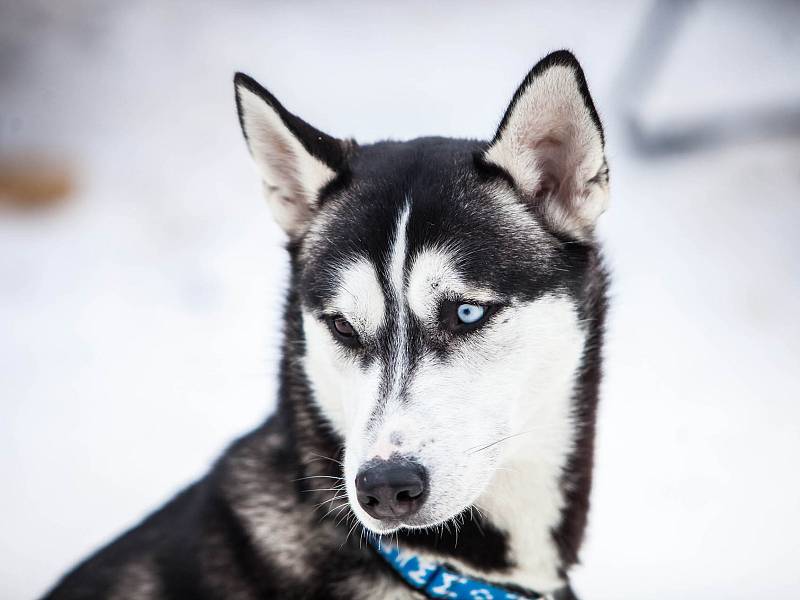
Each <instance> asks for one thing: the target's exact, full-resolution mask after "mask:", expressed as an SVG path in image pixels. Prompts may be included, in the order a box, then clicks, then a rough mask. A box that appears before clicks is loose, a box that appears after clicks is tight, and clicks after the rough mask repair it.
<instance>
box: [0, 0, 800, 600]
mask: <svg viewBox="0 0 800 600" xmlns="http://www.w3.org/2000/svg"><path fill="white" fill-rule="evenodd" d="M562 47H567V48H570V49H572V50H573V51H574V52H575V53H576V54H577V55H578V57H579V59H580V60H581V61H582V63H583V65H584V68H585V70H586V74H587V78H588V80H589V84H590V87H591V90H592V93H593V95H594V98H595V102H596V104H597V106H598V109H599V111H600V113H601V116H602V117H603V119H604V121H605V124H606V130H607V140H608V147H607V151H608V156H609V163H610V167H611V182H612V202H611V207H610V210H609V211H608V213H607V214H606V215H605V216H604V217H603V218H602V219H601V226H600V236H601V238H602V239H603V240H604V242H605V244H606V247H607V254H608V259H609V262H610V265H611V268H612V271H613V275H614V285H613V289H612V312H611V317H610V323H609V330H608V344H607V353H606V355H607V363H606V378H605V383H604V388H603V398H602V409H601V412H600V425H599V436H598V447H597V470H596V485H595V488H594V496H593V502H594V503H593V511H592V513H591V522H590V526H589V530H588V537H587V542H586V544H585V546H584V551H583V555H582V558H583V565H582V566H580V567H578V568H577V569H576V570H575V573H574V580H575V585H576V588H577V589H578V591H579V592H580V593H581V594H582V595H583V597H585V598H587V599H615V600H618V599H620V598H632V599H639V598H649V599H660V598H664V599H666V598H670V599H673V598H725V599H736V598H742V599H744V598H752V597H755V596H758V597H770V598H787V599H788V598H797V597H798V596H800V570H799V569H798V556H800V547H799V546H800V541H798V540H800V481H798V475H797V472H798V467H797V465H796V464H795V462H796V459H797V457H798V455H800V390H799V388H800V317H799V316H798V308H800V307H799V303H800V267H798V264H799V263H798V252H800V236H799V235H798V229H799V228H800V193H798V190H800V116H799V112H798V109H800V3H798V2H788V1H787V2H780V1H777V0H775V1H761V2H746V1H741V2H734V1H722V0H720V1H700V0H698V1H695V2H687V1H683V2H666V1H662V2H649V1H641V2H602V1H600V2H598V1H586V2H574V3H573V2H570V3H565V2H515V3H468V2H466V1H464V0H461V1H459V2H437V3H431V2H416V1H415V2H404V3H402V4H400V3H375V2H371V3H367V2H364V3H350V2H339V3H335V4H334V3H324V2H319V3H313V2H295V3H278V2H263V1H261V2H256V1H245V0H232V1H230V2H225V3H218V2H197V1H195V2H157V1H152V2H125V3H123V2H114V3H110V2H102V1H99V0H98V1H94V0H71V1H69V2H61V1H57V0H51V1H50V2H43V1H41V0H25V1H22V2H15V1H13V0H0V481H2V488H3V490H4V491H3V492H2V493H1V494H0V532H2V534H0V598H3V599H5V598H8V599H17V598H32V597H36V596H37V595H39V594H41V593H42V592H44V591H45V589H46V588H47V587H49V586H50V585H51V584H52V583H53V582H54V580H55V579H56V578H57V577H58V576H59V575H60V574H62V572H63V571H64V570H65V569H67V568H68V567H70V566H71V565H73V564H74V563H75V562H76V561H77V560H78V559H80V558H82V557H84V556H85V555H86V554H87V553H88V552H91V551H92V550H94V549H95V548H97V547H98V546H99V545H100V544H103V543H105V542H106V541H107V540H109V539H110V538H111V537H113V536H114V535H116V534H117V533H119V532H120V531H122V530H123V529H124V528H126V527H128V526H130V525H132V524H134V523H135V522H136V521H137V520H138V519H139V518H141V517H142V516H144V515H145V514H146V513H148V512H149V511H150V510H152V509H153V508H154V507H156V506H158V505H159V504H161V503H162V502H163V501H164V500H165V499H167V498H168V497H169V496H170V495H171V494H172V493H173V492H175V491H176V490H178V489H179V488H181V487H182V486H184V485H185V484H186V483H188V482H190V481H191V480H192V479H194V478H196V477H198V476H200V475H201V474H202V473H203V472H204V471H205V469H206V468H207V467H208V466H209V464H210V462H211V461H212V460H213V459H214V457H215V456H217V455H218V454H219V452H220V451H221V450H222V449H223V448H224V447H225V445H226V444H227V443H228V442H229V441H230V440H232V439H233V438H234V437H235V436H237V435H238V434H241V433H243V432H245V431H247V430H249V429H250V428H253V427H254V426H256V425H257V424H258V423H259V422H260V421H261V420H262V419H263V418H264V417H265V416H266V415H268V414H269V412H270V411H271V410H272V407H273V403H274V400H273V399H274V389H275V374H276V367H277V348H278V343H279V332H280V308H281V304H282V298H283V290H284V286H285V283H286V272H287V265H286V257H285V255H284V253H283V251H282V244H283V237H282V234H281V232H280V231H279V229H278V228H277V227H276V226H275V225H274V224H273V223H272V219H271V217H270V215H269V214H268V211H267V208H266V205H265V202H263V201H262V199H261V196H260V190H259V183H258V181H257V177H256V175H255V171H254V169H253V168H252V167H251V164H250V160H249V156H248V154H247V151H246V149H245V145H244V143H243V141H242V138H241V134H240V131H239V126H238V123H237V120H236V116H235V110H234V101H233V87H232V81H231V80H232V76H233V73H234V71H236V70H242V71H245V72H247V73H249V74H251V75H253V76H254V77H256V78H257V79H258V80H259V81H261V82H262V83H263V84H264V85H265V86H266V87H268V88H269V89H270V90H271V91H272V92H273V93H275V94H276V96H277V97H278V98H279V99H280V100H281V101H282V102H283V103H284V104H285V105H286V106H287V107H288V108H289V109H290V110H291V111H293V112H295V113H297V114H299V115H300V116H302V117H303V118H304V119H306V120H308V121H309V122H311V123H312V124H314V125H315V126H317V127H319V128H320V129H322V130H324V131H326V132H328V133H331V134H333V135H337V136H354V137H356V138H357V139H359V140H361V141H373V140H377V139H380V138H385V137H392V138H395V139H404V138H412V137H415V136H419V135H423V134H441V135H450V136H462V137H481V138H489V137H491V135H492V134H493V133H494V130H495V127H496V126H497V123H498V122H499V119H500V117H501V115H502V113H503V111H504V110H505V108H506V105H507V103H508V101H509V99H510V97H511V95H512V93H513V92H514V90H515V88H516V87H517V85H518V84H519V82H520V81H521V80H522V78H523V77H524V76H525V74H526V73H527V71H528V69H529V68H530V67H531V66H532V65H533V64H534V63H535V62H536V60H538V59H539V58H540V57H542V56H543V55H544V54H546V53H547V52H549V51H551V50H554V49H558V48H562Z"/></svg>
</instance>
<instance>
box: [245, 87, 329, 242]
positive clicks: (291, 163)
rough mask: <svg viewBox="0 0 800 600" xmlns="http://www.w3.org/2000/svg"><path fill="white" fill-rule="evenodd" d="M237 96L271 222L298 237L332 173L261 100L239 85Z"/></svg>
mask: <svg viewBox="0 0 800 600" xmlns="http://www.w3.org/2000/svg"><path fill="white" fill-rule="evenodd" d="M237 93H238V94H239V99H240V103H241V110H242V126H243V128H244V131H245V135H246V136H247V143H248V145H249V147H250V153H251V154H252V155H253V159H254V160H255V163H256V167H257V168H258V171H259V173H260V175H261V177H262V179H263V181H264V193H265V195H266V198H267V201H268V202H269V205H270V208H271V209H272V212H273V215H274V216H275V220H276V221H277V222H278V224H279V225H280V226H281V227H283V229H284V230H285V231H286V232H287V233H288V234H289V235H291V236H298V235H300V234H301V233H302V232H303V231H304V230H305V227H306V226H307V224H308V222H309V220H310V216H311V213H312V212H313V210H314V208H315V204H316V199H317V194H318V193H319V190H321V189H322V188H323V186H325V184H326V183H328V182H329V181H330V180H331V179H333V177H334V172H333V171H332V170H331V169H330V168H329V167H328V166H327V165H325V163H323V162H322V161H320V160H318V159H317V158H315V157H314V156H313V155H311V154H310V153H309V152H308V151H307V150H306V149H305V148H304V147H303V145H302V144H301V143H300V141H299V140H298V139H297V138H296V137H295V136H294V134H293V133H292V132H291V131H290V130H289V128H288V127H286V125H284V123H283V121H282V120H281V118H280V116H278V113H277V112H275V110H274V109H273V108H272V107H271V106H270V105H269V104H267V103H266V102H265V101H264V100H263V99H262V98H260V97H259V96H258V95H257V94H255V93H253V92H251V91H250V90H248V89H247V88H245V87H242V86H240V87H239V88H238V90H237Z"/></svg>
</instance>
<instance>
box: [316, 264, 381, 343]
mask: <svg viewBox="0 0 800 600" xmlns="http://www.w3.org/2000/svg"><path fill="white" fill-rule="evenodd" d="M335 277H336V280H337V281H339V288H338V293H337V294H336V297H335V298H334V301H333V305H332V306H330V307H328V312H329V313H331V314H335V313H339V314H341V315H343V316H344V317H345V318H346V319H347V320H348V321H350V324H351V325H353V326H354V327H355V329H356V331H358V333H359V335H361V336H373V335H375V333H376V332H377V330H378V328H379V327H380V326H381V325H383V321H384V319H385V318H386V303H385V301H384V298H383V290H382V289H381V284H380V283H379V282H378V276H377V274H376V273H375V268H374V267H373V266H372V263H370V262H369V261H368V260H367V259H365V258H359V259H357V260H355V261H354V262H352V263H350V264H348V265H345V266H344V267H342V268H341V269H340V270H339V271H338V273H336V275H335Z"/></svg>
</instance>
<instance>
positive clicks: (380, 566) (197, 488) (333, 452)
mask: <svg viewBox="0 0 800 600" xmlns="http://www.w3.org/2000/svg"><path fill="white" fill-rule="evenodd" d="M554 64H565V65H568V66H570V67H572V68H574V69H575V73H576V78H577V79H578V81H579V84H580V85H579V87H580V89H581V93H582V95H583V97H584V100H585V101H586V103H587V106H589V107H590V110H591V113H592V117H593V119H595V121H596V124H597V127H598V129H600V122H599V118H598V117H597V112H596V111H595V110H594V106H593V104H592V102H591V98H590V97H589V95H588V89H587V88H586V83H585V80H584V78H583V73H582V71H581V70H580V67H579V66H578V63H577V61H576V60H575V58H574V57H573V56H572V55H571V54H569V53H568V52H565V51H562V52H557V53H554V54H552V55H550V56H549V57H547V58H546V59H544V60H543V61H542V62H541V63H539V64H538V65H537V66H536V67H535V68H534V69H533V70H532V71H531V73H530V74H529V75H528V77H527V78H526V80H525V82H523V84H522V86H521V87H520V90H523V89H524V88H525V87H526V86H527V85H528V84H529V83H530V81H532V79H533V78H534V77H536V76H537V75H538V74H539V73H541V72H543V71H544V70H546V69H547V68H548V67H549V66H552V65H554ZM236 84H237V86H243V87H245V88H247V89H249V90H252V91H254V92H255V93H257V94H258V95H259V96H260V97H261V98H263V99H264V100H265V102H267V103H268V104H269V106H271V107H272V108H274V109H275V110H276V111H277V113H278V114H279V115H280V118H281V119H282V120H283V122H284V123H285V124H286V126H287V127H288V128H289V129H290V130H291V131H292V133H294V134H295V135H296V136H297V138H298V139H299V140H300V141H301V142H302V144H303V146H304V147H305V148H306V150H308V152H309V153H311V154H312V155H313V156H315V157H317V158H318V159H320V160H322V161H323V162H324V163H325V164H327V165H328V166H330V167H331V169H332V170H333V171H334V172H335V173H336V174H337V177H336V178H335V179H334V181H333V182H332V183H331V184H329V185H328V186H327V187H326V188H325V189H324V190H323V191H322V192H321V194H320V200H321V202H320V204H321V206H320V208H319V210H320V211H322V212H324V213H325V215H326V220H325V223H326V225H325V227H324V230H323V231H322V232H316V233H317V234H319V235H314V234H313V233H312V234H311V235H313V236H314V238H313V248H309V247H307V246H308V244H309V243H310V242H308V240H304V239H298V240H292V241H291V242H290V243H289V245H288V250H289V254H290V260H291V272H292V276H291V282H290V287H289V293H288V296H287V302H286V307H285V313H284V317H285V328H284V342H283V358H282V361H281V368H280V387H279V398H278V407H277V410H276V412H275V414H274V415H273V416H272V417H270V418H269V420H268V421H267V422H266V423H265V424H263V425H262V426H261V427H259V428H258V429H256V430H255V431H254V432H252V433H250V434H248V435H246V436H245V437H243V438H241V439H240V440H238V441H237V442H235V443H234V444H233V445H232V446H231V447H230V448H228V450H227V451H226V452H225V453H224V454H223V456H222V457H221V458H220V460H219V461H218V462H217V464H216V465H215V466H214V467H213V469H212V470H211V472H210V473H209V474H208V475H207V476H206V477H204V478H203V479H202V480H200V481H199V482H197V483H195V484H193V485H192V486H190V487H189V488H187V489H186V490H185V491H183V492H182V493H180V494H179V495H178V496H177V497H176V498H174V499H173V500H172V501H170V502H169V503H168V504H167V505H166V506H164V507H163V508H161V509H160V510H159V511H157V512H156V513H154V514H153V515H151V516H150V517H148V518H147V519H146V520H145V521H143V522H142V523H141V524H139V525H138V526H136V527H134V528H133V529H131V530H130V531H129V532H127V533H125V534H124V535H123V536H122V537H120V538H119V539H117V540H116V541H114V542H112V543H111V544H110V545H108V546H107V547H105V548H103V549H101V550H100V551H99V552H98V553H97V554H95V555H94V556H92V557H91V558H89V559H87V560H86V561H85V562H83V563H82V564H80V565H79V566H78V567H76V568H75V570H73V571H72V572H71V573H69V574H68V575H67V576H65V577H64V579H63V580H62V581H61V582H60V583H59V584H58V585H57V587H56V588H55V589H54V590H53V591H52V592H50V594H48V596H47V598H49V599H52V600H72V599H79V598H114V597H126V598H127V597H130V598H137V597H141V598H165V599H172V598H174V599H178V598H199V599H205V598H208V599H211V598H242V599H250V598H253V599H255V598H288V599H291V598H309V599H313V598H319V599H322V598H348V599H350V598H361V597H363V598H368V597H377V596H373V595H371V594H373V593H378V592H377V590H385V589H387V587H386V586H392V585H401V584H400V582H399V581H398V580H397V579H396V577H395V574H394V573H393V572H392V571H391V569H390V568H389V567H388V566H387V565H386V564H385V563H384V562H383V561H382V560H381V559H380V558H379V557H378V556H377V555H376V554H375V553H374V552H373V551H372V550H370V549H369V548H368V547H367V546H365V545H364V544H363V543H362V542H361V540H360V538H359V536H358V535H349V530H350V526H351V524H352V521H350V520H344V522H342V521H341V519H337V517H339V515H340V514H342V513H339V512H336V511H334V512H333V513H331V514H329V515H327V516H325V513H326V512H327V510H328V508H329V507H331V506H335V501H334V500H332V499H333V494H334V493H333V492H331V491H318V488H320V487H321V486H320V485H319V484H318V483H315V482H317V481H320V480H319V479H308V478H309V477H313V476H323V477H337V476H340V475H341V469H340V466H339V464H338V461H340V460H341V457H342V449H343V440H342V439H341V438H340V437H339V436H338V435H337V434H336V433H335V432H334V431H333V429H332V427H331V426H330V424H329V423H328V421H327V420H326V418H325V417H324V416H323V415H322V414H321V412H320V410H319V408H318V406H317V404H316V403H315V401H314V399H313V394H312V391H311V389H310V387H309V383H308V381H307V379H306V375H305V372H304V371H303V368H302V365H301V361H300V360H299V358H300V357H302V356H303V354H304V352H305V339H304V335H303V330H302V325H301V313H300V306H301V305H305V306H307V307H309V308H311V309H313V310H321V309H322V306H323V305H324V301H325V299H326V298H327V297H329V296H330V295H331V294H333V293H334V289H333V286H332V285H331V282H330V281H329V279H328V277H326V276H325V274H326V269H327V266H328V265H329V264H330V263H331V261H337V260H341V259H344V258H346V257H347V256H348V255H351V254H353V253H359V254H361V255H366V256H367V257H369V258H370V259H371V260H372V261H374V262H375V263H376V264H378V265H380V264H383V263H384V262H385V261H386V260H387V251H386V248H387V240H389V239H391V237H392V235H393V228H394V227H395V226H396V223H397V217H398V214H399V212H400V211H401V210H402V208H403V206H404V205H405V203H406V202H408V201H409V198H411V202H412V204H413V211H412V212H411V215H410V219H409V223H408V234H407V239H408V242H407V243H408V247H409V255H413V253H414V251H415V249H418V248H420V247H422V246H425V245H429V244H436V243H443V242H445V241H446V240H451V239H458V240H459V241H460V243H461V248H462V249H463V250H464V252H463V254H462V258H461V260H462V261H463V262H462V265H461V267H462V270H463V271H464V272H465V273H470V276H471V277H474V279H475V280H476V281H477V282H483V283H487V284H489V285H491V286H492V288H494V289H497V290H503V291H504V293H507V294H509V295H514V296H515V297H519V298H521V299H528V300H532V299H535V298H537V297H538V296H540V295H542V294H544V293H546V292H548V291H552V290H561V291H564V292H566V293H568V294H569V295H571V296H572V297H573V298H575V300H576V303H577V305H578V306H579V307H580V312H581V314H580V317H581V319H582V320H583V321H584V322H586V323H587V327H588V341H587V344H586V347H585V351H584V356H583V362H582V367H581V370H580V374H579V378H578V381H577V386H576V389H575V406H576V412H577V414H578V415H579V416H580V423H581V426H580V430H579V435H578V440H577V445H576V448H575V451H574V452H573V454H572V456H571V457H570V459H569V461H568V465H567V468H566V470H565V472H564V474H563V479H562V481H563V489H564V492H565V497H566V506H565V507H564V509H563V511H562V521H561V524H560V525H559V526H558V527H557V528H556V529H555V530H554V531H553V532H552V534H553V538H554V540H556V542H557V544H558V547H559V550H560V555H561V565H560V568H561V571H562V573H564V574H565V575H566V572H567V570H568V569H569V567H570V566H572V565H573V564H574V563H575V562H576V561H577V560H578V550H579V547H580V543H581V540H582V536H583V531H584V528H585V524H586V518H587V511H588V503H589V491H590V487H591V473H592V454H593V440H594V422H595V413H596V407H597V393H598V385H599V380H600V360H601V355H600V348H601V343H602V333H603V322H604V316H605V310H606V299H605V293H606V275H605V271H604V269H603V266H602V260H601V257H600V254H599V251H598V249H597V247H596V245H595V244H594V242H593V241H591V240H590V241H586V240H583V241H578V240H573V239H569V238H566V237H565V236H564V235H563V234H560V233H558V232H555V231H550V230H549V229H548V227H547V224H546V223H544V222H541V227H540V229H539V230H537V231H536V232H534V233H535V234H532V232H530V231H522V230H521V229H520V227H519V226H518V224H515V223H513V222H510V221H509V220H508V218H506V217H503V216H502V215H500V214H499V211H497V210H496V205H495V204H494V201H493V200H492V195H491V193H490V191H491V190H496V189H511V188H512V186H513V181H511V178H510V176H509V175H508V174H507V173H506V172H505V171H503V170H502V169H500V168H498V167H495V166H493V165H491V164H488V163H486V161H484V160H483V159H482V153H483V151H484V150H485V149H486V148H487V147H488V143H487V142H480V141H471V140H452V139H445V138H422V139H417V140H413V141H410V142H402V143H401V142H380V143H376V144H372V145H365V146H361V147H359V146H356V145H355V144H354V143H352V142H341V141H339V140H336V139H334V138H332V137H330V136H328V135H326V134H324V133H322V132H319V131H317V130H316V129H314V128H313V127H311V126H310V125H308V124H307V123H305V122H304V121H302V120H301V119H299V118H297V117H295V116H294V115H292V114H291V113H289V112H288V111H286V109H284V108H283V107H282V106H281V105H280V104H279V103H278V102H277V100H276V99H275V98H274V97H273V96H272V95H271V94H270V93H269V92H267V91H266V90H265V89H264V88H262V87H261V86H260V85H258V84H257V83H256V82H255V81H253V80H252V79H250V78H249V77H247V76H245V75H242V74H237V75H236ZM520 93H521V92H520V91H518V92H517V94H516V95H515V97H514V100H513V101H512V105H511V107H510V108H509V112H510V110H511V108H512V107H513V105H514V102H516V99H517V98H518V97H519V95H520ZM237 105H238V108H239V116H240V120H241V119H242V115H241V109H242V108H241V103H240V102H239V98H238V95H237ZM508 114H509V113H508V112H507V113H506V116H505V117H504V118H503V121H502V122H501V124H500V128H499V129H498V135H499V133H500V131H501V130H502V129H503V127H504V126H505V123H506V121H507V119H508ZM600 130H601V131H602V129H600ZM323 200H324V201H323ZM510 254H511V256H510ZM378 273H379V274H380V276H381V277H384V275H383V269H378ZM381 283H382V285H383V286H384V287H386V288H388V287H389V286H388V282H387V281H385V280H383V281H381ZM389 312H390V313H391V311H389ZM496 318H502V312H500V313H499V314H498V315H496ZM390 325H391V324H390ZM386 329H387V330H391V326H389V327H387V328H386ZM410 339H411V345H412V346H414V347H415V349H416V353H417V354H419V353H421V352H423V350H432V351H434V352H440V353H442V354H443V355H445V354H446V353H447V351H448V349H449V347H450V346H452V345H454V344H458V343H459V342H458V340H456V339H452V338H448V337H447V336H440V337H431V336H430V335H429V334H428V333H426V332H425V331H424V330H423V328H421V327H414V326H413V324H412V331H411V338H410ZM370 343H371V344H373V345H372V346H370V347H369V348H368V350H369V351H367V350H365V351H364V352H363V353H364V356H363V361H364V362H365V364H367V363H369V362H370V361H371V360H375V357H378V356H381V355H386V354H387V353H389V352H390V351H391V349H390V348H391V344H390V343H389V341H388V339H376V340H374V341H372V342H370ZM412 354H413V353H412ZM411 368H412V369H413V362H412V365H411ZM386 377H387V378H388V377H389V374H387V375H386ZM330 481H333V480H332V479H331V480H330ZM323 487H330V486H323ZM319 503H323V504H322V506H321V507H317V508H315V506H316V505H318V504H319ZM532 510H535V507H534V508H532ZM259 511H261V512H259ZM344 512H345V513H346V512H347V509H344ZM253 514H261V515H266V516H264V523H265V524H266V525H267V526H268V529H260V528H259V527H258V526H257V525H258V523H257V522H256V523H255V524H254V521H253V520H252V519H251V517H250V516H248V515H251V516H252V515H253ZM270 524H271V525H270ZM272 535H275V539H270V537H271V536H272ZM399 540H400V542H401V543H402V544H403V545H404V546H407V547H410V548H424V549H427V550H430V551H432V552H434V553H436V554H437V555H439V556H441V557H442V560H443V561H445V562H446V561H447V560H448V559H456V560H459V561H461V562H462V563H465V564H468V565H472V566H474V567H475V568H478V569H480V570H482V571H486V572H492V573H495V574H496V579H497V580H498V581H502V579H503V574H504V573H507V572H508V571H509V570H510V569H511V568H512V567H513V562H512V559H511V557H510V556H509V545H508V542H509V540H508V534H507V533H506V532H504V531H502V530H501V529H499V528H498V527H496V526H495V525H494V524H493V523H491V522H490V521H488V520H487V519H485V518H483V517H481V516H476V517H475V519H474V520H466V521H465V523H464V525H463V527H462V528H461V529H460V531H459V532H458V543H457V544H456V540H455V539H454V537H453V534H451V533H449V532H439V533H435V532H433V531H401V532H400V533H399ZM283 553H288V554H286V556H288V559H287V558H285V557H282V556H283ZM286 560H288V561H289V562H290V564H289V566H287V564H285V563H286ZM292 561H293V562H292ZM292 564H295V565H296V566H297V567H298V568H297V569H294V568H292ZM137 565H138V566H141V569H142V571H141V572H140V571H137V568H136V566H137ZM142 572H143V573H144V575H142ZM145 580H146V581H145ZM137 586H138V587H137ZM148 586H150V588H152V590H151V592H152V593H149V594H148V593H147V589H148ZM137 590H138V591H137ZM139 592H140V595H136V594H137V593H139ZM115 594H117V595H116V596H115ZM120 594H121V595H120ZM560 594H561V595H560V597H562V598H564V599H568V598H574V596H573V595H572V593H571V591H570V590H569V588H565V590H563V591H562V592H561V593H560Z"/></svg>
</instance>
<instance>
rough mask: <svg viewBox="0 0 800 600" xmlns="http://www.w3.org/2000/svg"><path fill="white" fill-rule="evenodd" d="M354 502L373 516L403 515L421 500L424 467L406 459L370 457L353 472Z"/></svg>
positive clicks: (416, 508) (417, 508) (423, 485)
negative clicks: (354, 479) (356, 501)
mask: <svg viewBox="0 0 800 600" xmlns="http://www.w3.org/2000/svg"><path fill="white" fill-rule="evenodd" d="M356 493H357V495H358V503H359V504H360V505H361V507H362V508H363V509H364V510H365V511H367V514H369V516H371V517H373V518H375V519H387V518H392V517H407V516H409V515H413V514H414V513H415V512H417V511H418V510H419V509H420V507H421V506H422V503H423V502H424V500H425V469H423V468H422V466H420V465H418V464H417V463H414V462H411V461H407V460H373V461H370V462H368V463H367V464H366V465H364V467H362V469H361V470H360V471H359V472H358V475H356Z"/></svg>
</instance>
